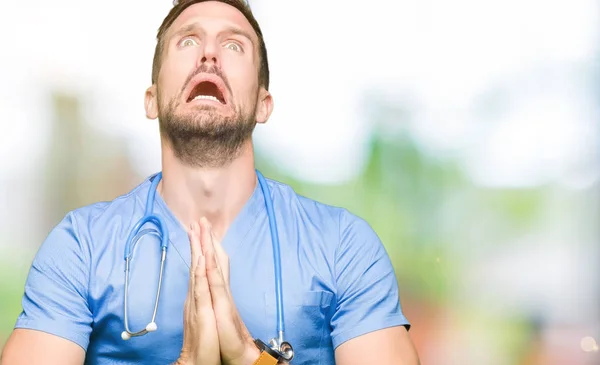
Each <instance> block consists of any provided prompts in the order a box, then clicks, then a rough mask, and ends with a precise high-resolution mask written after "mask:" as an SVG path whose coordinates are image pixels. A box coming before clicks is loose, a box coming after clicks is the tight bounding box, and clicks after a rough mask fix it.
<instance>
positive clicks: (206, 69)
mask: <svg viewBox="0 0 600 365" xmlns="http://www.w3.org/2000/svg"><path fill="white" fill-rule="evenodd" d="M201 73H207V74H213V75H215V76H218V77H219V78H220V79H221V80H223V84H225V87H226V88H227V91H228V92H229V95H232V93H231V88H230V87H229V81H228V80H227V77H226V76H225V74H224V73H223V71H221V69H220V68H218V67H216V66H214V65H213V66H210V67H209V66H207V65H206V63H203V64H201V65H200V67H198V68H197V69H196V70H194V71H192V72H191V73H190V74H189V75H188V77H187V79H186V80H185V82H184V83H183V87H182V88H181V94H183V93H184V92H185V89H186V88H187V87H188V86H189V84H190V82H191V81H192V79H193V78H194V77H195V76H196V75H198V74H201Z"/></svg>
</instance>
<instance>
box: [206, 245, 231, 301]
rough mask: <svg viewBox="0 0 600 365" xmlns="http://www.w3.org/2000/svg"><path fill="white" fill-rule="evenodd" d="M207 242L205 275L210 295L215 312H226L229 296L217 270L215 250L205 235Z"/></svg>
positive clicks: (221, 276) (222, 278)
mask: <svg viewBox="0 0 600 365" xmlns="http://www.w3.org/2000/svg"><path fill="white" fill-rule="evenodd" d="M207 238H208V240H207V241H204V243H203V245H204V252H205V255H206V256H205V257H206V275H207V277H208V285H209V286H210V294H211V298H212V302H213V308H214V309H215V312H217V311H218V310H219V311H223V312H227V311H229V310H230V309H231V303H230V301H229V295H228V290H227V285H226V283H225V279H224V277H223V275H222V273H221V270H219V264H218V262H217V256H216V253H215V248H214V246H213V243H212V239H211V237H210V234H208V235H207Z"/></svg>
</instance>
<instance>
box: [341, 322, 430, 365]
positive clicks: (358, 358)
mask: <svg viewBox="0 0 600 365" xmlns="http://www.w3.org/2000/svg"><path fill="white" fill-rule="evenodd" d="M335 363H336V364H337V365H362V364H380V365H383V364H394V365H419V364H420V363H419V357H418V355H417V351H416V350H415V347H414V346H413V343H412V341H411V339H410V336H409V335H408V331H407V330H406V328H405V327H404V326H397V327H391V328H386V329H382V330H378V331H375V332H371V333H368V334H365V335H362V336H359V337H356V338H353V339H351V340H349V341H347V342H345V343H343V344H342V345H340V346H339V347H338V348H337V349H336V350H335Z"/></svg>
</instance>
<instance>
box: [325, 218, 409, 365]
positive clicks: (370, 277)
mask: <svg viewBox="0 0 600 365" xmlns="http://www.w3.org/2000/svg"><path fill="white" fill-rule="evenodd" d="M335 273H336V274H335V275H336V286H337V287H336V291H337V304H336V309H335V312H334V314H333V317H332V319H331V325H332V329H333V331H332V340H333V344H334V347H335V348H336V350H335V358H336V364H338V365H355V364H356V365H358V364H378V365H379V364H382V365H383V364H398V365H418V364H419V360H418V356H417V353H416V350H415V348H414V346H413V344H412V341H411V339H410V336H409V334H408V329H409V328H410V324H409V322H408V320H407V319H406V317H405V316H404V314H403V313H402V308H401V306H400V297H399V291H398V282H397V280H396V274H395V272H394V268H393V266H392V263H391V261H390V259H389V256H388V254H387V252H386V250H385V248H384V246H383V244H382V243H381V241H380V239H379V237H378V236H377V234H376V233H375V232H374V231H373V229H372V228H371V227H370V226H369V224H368V223H367V222H365V221H364V220H363V219H360V218H358V217H356V216H354V215H352V214H350V213H348V212H344V213H342V215H341V217H340V243H339V247H338V249H337V251H336V255H335Z"/></svg>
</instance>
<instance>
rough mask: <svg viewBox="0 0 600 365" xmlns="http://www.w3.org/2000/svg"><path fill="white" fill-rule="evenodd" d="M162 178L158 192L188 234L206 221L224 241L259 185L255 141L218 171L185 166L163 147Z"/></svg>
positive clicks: (245, 146)
mask: <svg viewBox="0 0 600 365" xmlns="http://www.w3.org/2000/svg"><path fill="white" fill-rule="evenodd" d="M162 165H163V170H162V174H163V178H162V181H161V182H160V183H159V185H158V188H157V192H158V193H159V194H160V195H161V197H162V198H163V200H164V201H165V203H166V204H167V206H168V207H169V209H170V210H171V211H172V212H173V214H174V215H175V216H176V217H177V219H178V220H179V222H180V223H181V224H182V225H183V226H184V227H185V230H186V231H187V229H188V227H189V226H190V224H191V223H192V222H198V221H199V220H200V218H202V217H206V218H207V219H208V221H209V222H210V223H211V225H212V228H213V233H214V234H215V236H216V237H217V239H219V240H222V239H223V236H225V233H226V232H227V229H228V227H229V225H230V224H231V223H232V222H233V220H234V219H235V217H236V216H237V215H238V213H239V212H240V210H241V209H242V208H243V206H244V205H245V204H246V202H247V201H248V199H250V197H251V196H252V193H253V192H254V189H255V187H256V184H257V178H256V172H255V170H254V152H253V149H252V141H251V140H249V141H248V142H247V143H246V144H244V146H243V147H242V151H241V153H240V155H239V156H238V157H237V158H236V159H235V160H233V161H231V162H230V163H229V164H228V165H226V166H222V167H218V168H195V167H190V166H187V165H184V164H183V163H182V162H181V161H180V160H179V159H177V158H176V157H175V155H174V154H173V151H172V150H171V149H170V148H169V147H168V146H167V145H164V144H163V154H162Z"/></svg>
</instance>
